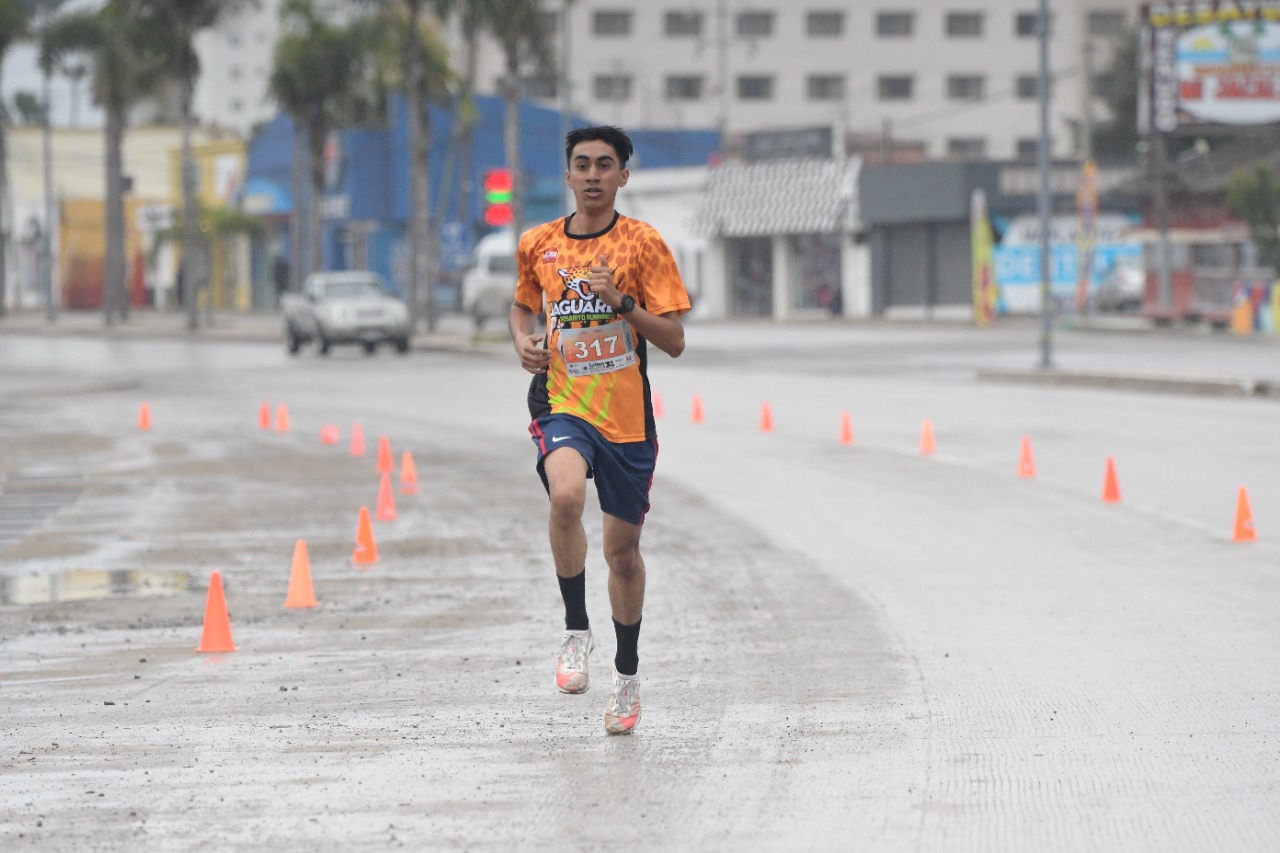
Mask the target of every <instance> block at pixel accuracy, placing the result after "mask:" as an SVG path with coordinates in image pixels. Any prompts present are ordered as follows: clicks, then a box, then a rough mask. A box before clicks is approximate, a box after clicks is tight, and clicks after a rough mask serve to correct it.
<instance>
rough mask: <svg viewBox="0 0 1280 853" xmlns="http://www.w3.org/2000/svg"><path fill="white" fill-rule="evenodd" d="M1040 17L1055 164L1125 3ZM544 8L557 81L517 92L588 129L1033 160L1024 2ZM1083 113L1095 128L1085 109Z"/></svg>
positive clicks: (485, 87)
mask: <svg viewBox="0 0 1280 853" xmlns="http://www.w3.org/2000/svg"><path fill="white" fill-rule="evenodd" d="M1051 6H1052V16H1053V19H1054V21H1053V25H1052V27H1051V38H1050V45H1049V54H1050V66H1051V72H1052V75H1053V80H1054V82H1053V95H1054V100H1053V112H1052V117H1051V121H1052V128H1051V132H1052V135H1053V139H1054V142H1053V153H1054V155H1055V156H1058V157H1066V156H1072V155H1073V154H1075V153H1077V150H1078V147H1079V145H1080V142H1081V136H1080V134H1079V132H1078V129H1079V128H1080V127H1081V126H1082V124H1083V122H1084V120H1085V115H1086V113H1085V109H1084V107H1085V100H1086V94H1085V93H1086V92H1088V91H1090V89H1091V85H1086V78H1088V77H1089V76H1090V75H1088V74H1087V73H1086V68H1090V67H1091V68H1092V69H1093V72H1094V74H1100V73H1102V72H1103V70H1105V68H1106V67H1107V63H1108V62H1109V59H1110V54H1111V51H1112V49H1113V44H1114V42H1115V40H1116V39H1119V38H1123V37H1124V36H1125V35H1126V34H1127V33H1129V32H1130V31H1131V28H1132V27H1134V26H1135V25H1136V22H1137V13H1138V9H1139V3H1138V2H1137V0H1066V2H1063V0H1054V2H1053V3H1052V4H1051ZM545 8H546V14H547V20H548V24H549V26H550V29H551V30H552V32H554V33H555V43H556V47H557V51H558V55H559V56H561V57H564V58H565V59H566V73H565V74H564V75H563V76H562V77H560V78H555V79H552V78H546V79H536V78H535V79H530V80H526V81H525V83H526V91H527V92H528V93H529V95H530V96H531V97H533V98H534V99H535V100H539V101H540V102H543V103H546V104H548V105H551V104H554V103H557V102H562V103H566V104H568V105H569V106H571V107H572V109H574V110H576V111H578V112H581V113H583V114H586V115H588V116H591V117H593V118H595V119H598V120H600V121H607V122H613V123H617V124H620V125H623V126H627V127H654V128H683V127H717V128H720V129H722V130H724V131H726V132H727V133H728V134H730V135H733V134H736V133H741V132H745V131H753V130H761V129H774V128H786V127H800V126H815V125H822V126H830V127H834V128H843V129H844V131H845V132H846V134H847V135H848V136H849V137H851V138H852V139H853V140H855V141H857V144H859V145H860V146H863V147H867V148H870V149H871V150H874V149H875V148H876V145H877V143H879V144H881V145H883V143H886V142H890V143H892V142H894V141H895V140H908V141H912V142H915V143H917V146H916V148H917V150H918V148H921V147H922V148H923V150H924V153H925V155H926V156H928V157H931V158H948V157H949V158H961V159H988V158H993V159H1011V158H1033V157H1034V156H1035V151H1036V145H1037V143H1038V137H1039V114H1038V103H1039V101H1038V91H1039V86H1038V77H1039V64H1040V59H1039V58H1040V52H1039V48H1040V44H1039V38H1038V32H1039V31H1038V21H1039V12H1038V10H1039V4H1038V3H1037V2H1036V0H987V2H983V3H972V2H967V0H885V2H880V3H866V2H864V0H791V2H786V3H782V2H762V0H684V2H680V3H675V2H667V3H662V2H659V3H655V2H652V0H644V2H640V0H545ZM479 68H480V71H479V78H480V79H479V84H480V88H481V90H482V91H486V92H493V91H497V90H498V86H499V84H500V81H501V75H502V73H503V71H502V57H501V54H500V52H499V51H498V50H497V49H496V48H495V47H494V46H492V45H488V46H486V48H485V49H484V50H482V51H481V53H480V56H479ZM565 81H567V83H568V91H567V92H566V91H565V86H564V83H565ZM1092 82H1093V81H1092V80H1088V83H1090V84H1092ZM1091 107H1092V109H1093V113H1091V115H1092V116H1094V117H1096V118H1102V117H1105V116H1104V115H1103V112H1104V109H1103V107H1102V105H1101V103H1100V101H1098V99H1097V98H1093V99H1092V103H1091ZM920 143H922V145H921V144H920Z"/></svg>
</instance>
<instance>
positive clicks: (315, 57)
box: [267, 0, 369, 290]
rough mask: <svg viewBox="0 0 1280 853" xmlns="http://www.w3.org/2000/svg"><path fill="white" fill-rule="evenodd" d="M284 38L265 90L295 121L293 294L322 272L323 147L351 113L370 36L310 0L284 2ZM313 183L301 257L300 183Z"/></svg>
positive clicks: (276, 51)
mask: <svg viewBox="0 0 1280 853" xmlns="http://www.w3.org/2000/svg"><path fill="white" fill-rule="evenodd" d="M280 16H281V23H282V25H283V34H282V35H281V37H280V39H279V40H278V41H277V42H276V49H275V57H274V60H273V67H272V70H271V77H270V79H269V81H268V86H267V90H268V92H269V94H270V96H271V97H272V98H273V99H274V100H275V102H276V103H277V104H279V105H280V108H281V109H283V110H284V111H285V112H287V113H288V114H289V115H290V117H292V119H293V142H294V158H293V169H294V211H293V221H292V223H291V240H290V243H291V258H290V266H291V268H292V269H293V270H296V271H297V272H296V273H294V281H293V282H292V283H291V289H294V290H296V289H297V287H298V285H297V282H299V281H301V278H302V276H303V275H304V274H305V273H306V272H309V271H312V270H316V269H319V268H320V259H321V245H320V201H321V199H322V198H323V196H324V189H325V180H324V178H325V175H324V145H325V141H326V140H327V139H328V138H329V133H330V132H331V131H332V130H333V129H334V128H335V127H337V126H340V123H341V122H342V120H343V118H344V116H345V115H347V114H348V111H349V110H350V107H351V103H352V100H353V93H354V91H355V89H356V87H357V83H358V82H359V81H360V80H361V79H362V78H361V74H360V68H361V58H362V56H363V55H364V52H365V45H366V41H367V39H368V38H369V35H368V31H367V29H366V28H364V27H363V26H356V25H353V26H351V27H335V26H333V25H330V24H329V23H328V22H327V21H325V20H324V19H323V18H322V17H321V16H320V15H319V14H318V13H317V12H316V9H315V7H314V5H313V4H312V2H311V0H286V2H285V4H284V6H283V7H281V10H280ZM304 174H305V175H307V176H308V177H309V179H310V183H311V199H310V204H309V205H308V209H307V212H306V222H307V228H306V231H307V233H309V235H310V240H309V243H310V252H309V253H308V254H309V256H308V257H304V256H303V255H302V242H303V241H302V228H301V225H302V217H301V210H300V205H301V201H302V194H301V192H300V189H301V177H302V175H304Z"/></svg>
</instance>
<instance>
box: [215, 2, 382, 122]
mask: <svg viewBox="0 0 1280 853" xmlns="http://www.w3.org/2000/svg"><path fill="white" fill-rule="evenodd" d="M315 5H316V10H317V11H318V12H319V13H320V14H321V15H323V16H326V17H328V18H331V19H335V20H341V19H342V17H343V16H345V15H349V14H351V13H352V12H353V11H357V10H358V9H359V6H360V4H358V3H355V2H353V1H352V0H317V2H316V4H315ZM280 6H281V0H260V2H259V4H258V6H257V8H254V7H253V6H252V5H251V6H250V7H249V8H247V9H245V10H244V11H243V12H241V13H240V14H239V15H236V16H235V17H234V18H229V19H228V20H226V21H224V22H223V23H222V24H221V25H220V26H219V27H217V28H216V29H210V30H206V31H204V32H202V33H200V35H198V36H197V37H196V52H197V54H198V55H199V57H200V79H199V80H198V81H197V83H196V89H195V93H194V96H193V98H192V107H193V111H194V112H195V114H196V116H197V117H198V120H199V121H200V123H201V124H204V125H206V126H213V127H218V128H223V129H227V130H232V131H235V132H236V133H238V134H240V135H241V136H244V137H248V136H249V135H250V134H251V133H252V131H253V128H254V126H255V125H258V124H262V123H263V122H266V121H270V120H271V119H272V118H275V116H276V115H277V114H278V113H279V112H280V109H279V107H277V106H276V104H275V102H274V101H272V100H271V99H270V98H269V97H268V96H267V84H268V81H269V80H270V78H271V67H272V58H273V55H274V53H275V47H276V40H277V39H278V38H279V37H280Z"/></svg>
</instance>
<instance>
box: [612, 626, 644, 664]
mask: <svg viewBox="0 0 1280 853" xmlns="http://www.w3.org/2000/svg"><path fill="white" fill-rule="evenodd" d="M613 633H614V635H615V636H617V638H618V653H617V654H616V655H614V657H613V665H614V667H615V668H616V669H617V670H618V672H619V673H621V674H622V675H635V674H636V670H637V669H639V667H640V656H639V655H638V654H636V646H638V645H639V643H640V620H639V619H637V620H636V624H634V625H623V624H622V623H621V622H619V621H618V620H617V619H614V620H613Z"/></svg>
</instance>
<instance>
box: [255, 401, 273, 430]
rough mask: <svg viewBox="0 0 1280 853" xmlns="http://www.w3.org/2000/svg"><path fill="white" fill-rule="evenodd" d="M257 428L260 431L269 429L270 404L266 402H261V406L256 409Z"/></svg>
mask: <svg viewBox="0 0 1280 853" xmlns="http://www.w3.org/2000/svg"><path fill="white" fill-rule="evenodd" d="M258 426H259V427H260V428H262V429H271V404H270V403H268V402H267V401H266V400H263V401H262V405H261V406H259V407H258Z"/></svg>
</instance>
